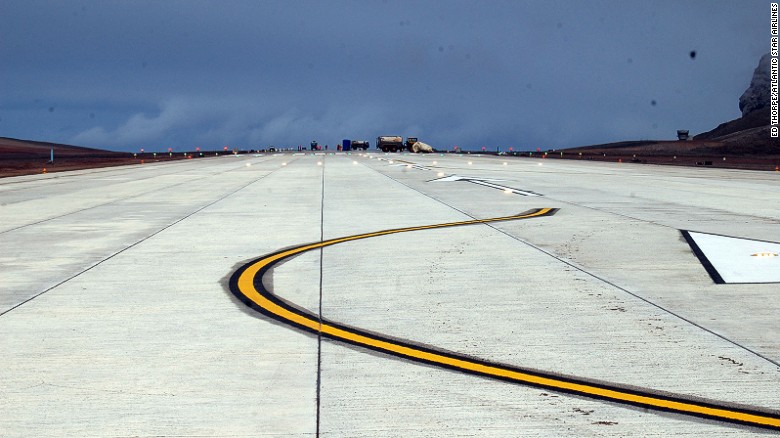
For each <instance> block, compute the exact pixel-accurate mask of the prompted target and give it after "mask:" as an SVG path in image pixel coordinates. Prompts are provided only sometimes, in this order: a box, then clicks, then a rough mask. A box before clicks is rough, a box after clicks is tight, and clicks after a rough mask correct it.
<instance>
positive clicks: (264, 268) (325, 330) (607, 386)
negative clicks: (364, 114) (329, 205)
mask: <svg viewBox="0 0 780 438" xmlns="http://www.w3.org/2000/svg"><path fill="white" fill-rule="evenodd" d="M556 211H557V209H553V208H540V209H535V210H529V211H527V212H525V213H521V214H518V215H514V216H505V217H497V218H491V219H474V220H467V221H459V222H450V223H444V224H436V225H426V226H417V227H408V228H396V229H391V230H384V231H377V232H373V233H365V234H358V235H354V236H347V237H341V238H336V239H330V240H325V241H321V242H317V243H310V244H305V245H300V246H296V247H293V248H290V249H285V250H280V251H278V252H275V253H271V254H268V255H265V256H263V257H260V258H258V259H256V260H253V261H251V262H249V263H247V264H245V265H244V266H242V267H241V268H239V269H238V270H237V271H236V272H235V273H234V274H233V275H232V276H231V278H230V290H231V292H232V293H233V294H234V295H235V296H236V297H237V298H238V299H239V300H240V301H241V302H243V303H244V304H246V305H247V306H249V307H250V308H252V309H254V310H256V311H258V312H260V313H262V314H264V315H266V316H268V317H271V318H273V319H275V320H278V321H281V322H282V323H284V324H286V325H289V326H292V327H294V328H296V329H300V330H303V331H307V332H310V333H314V334H316V335H317V336H321V337H327V338H329V339H334V340H337V341H342V342H346V343H349V344H352V345H356V346H360V347H364V348H368V349H371V350H374V351H379V352H382V353H386V354H389V355H392V356H396V357H401V358H404V359H409V360H412V361H416V362H421V363H425V364H429V365H434V366H438V367H441V368H447V369H452V370H456V371H460V372H464V373H469V374H475V375H478V376H483V377H489V378H493V379H499V380H504V381H508V382H513V383H519V384H524V385H529V386H534V387H539V388H544V389H548V390H553V391H558V392H563V393H570V394H575V395H580V396H586V397H590V398H594V399H601V400H606V401H610V402H616V403H621V404H627V405H634V406H640V407H643V408H648V409H654V410H659V411H669V412H674V413H678V414H685V415H692V416H697V417H703V418H707V419H711V420H718V421H726V422H733V423H739V424H746V425H750V426H755V427H762V428H768V429H776V430H780V414H778V413H772V412H768V411H761V410H759V408H744V407H736V406H732V405H730V404H728V403H724V402H717V401H704V400H694V399H693V398H692V397H686V396H682V395H665V394H660V393H659V392H658V391H653V390H650V389H628V388H623V387H620V386H617V385H616V384H613V383H602V382H592V381H589V380H586V379H582V378H577V377H569V376H560V375H557V374H554V373H549V372H543V371H537V370H531V369H526V368H520V367H514V366H510V365H503V364H497V363H491V362H487V361H483V360H480V359H475V358H472V357H470V356H467V355H462V354H457V353H452V352H447V351H441V350H436V349H433V348H430V347H423V346H420V345H417V344H414V343H412V342H408V341H401V340H397V339H393V338H390V337H386V336H383V335H379V334H374V333H370V332H367V331H365V330H361V329H358V328H353V327H349V326H346V325H343V324H340V323H337V322H333V321H329V320H326V319H324V318H322V317H321V315H317V314H314V313H312V312H309V311H307V310H303V309H300V308H298V307H296V306H294V305H292V304H290V303H287V302H285V301H284V300H282V299H281V298H279V297H278V296H277V295H275V294H274V293H273V292H272V291H270V290H268V288H266V287H265V286H264V284H263V276H264V275H265V274H266V273H267V272H269V271H270V270H271V269H273V267H274V266H275V265H276V264H278V263H280V262H283V261H285V260H287V259H289V258H290V257H293V256H296V255H299V254H302V253H304V252H307V251H312V250H316V249H322V248H325V247H328V246H332V245H337V244H340V243H344V242H350V241H355V240H359V239H367V238H370V237H379V236H385V235H389V234H396V233H405V232H411V231H422V230H433V229H438V228H446V227H455V226H463V225H474V224H488V223H492V222H501V221H511V220H518V219H531V218H538V217H542V216H549V215H552V214H554V213H555V212H556Z"/></svg>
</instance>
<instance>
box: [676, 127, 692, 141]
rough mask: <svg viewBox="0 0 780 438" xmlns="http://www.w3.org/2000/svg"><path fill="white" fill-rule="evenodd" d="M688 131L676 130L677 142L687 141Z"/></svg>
mask: <svg viewBox="0 0 780 438" xmlns="http://www.w3.org/2000/svg"><path fill="white" fill-rule="evenodd" d="M688 138H689V137H688V130H687V129H678V130H677V140H681V141H682V140H688Z"/></svg>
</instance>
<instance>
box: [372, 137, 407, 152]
mask: <svg viewBox="0 0 780 438" xmlns="http://www.w3.org/2000/svg"><path fill="white" fill-rule="evenodd" d="M376 148H377V149H379V150H381V151H382V152H400V151H402V150H405V149H406V145H404V139H403V137H401V136H400V135H382V136H379V137H377V138H376Z"/></svg>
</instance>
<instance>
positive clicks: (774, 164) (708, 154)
mask: <svg viewBox="0 0 780 438" xmlns="http://www.w3.org/2000/svg"><path fill="white" fill-rule="evenodd" d="M768 121H769V108H765V109H761V110H758V111H754V112H752V113H750V114H748V115H747V116H744V117H740V118H738V119H735V120H731V121H729V122H726V123H722V124H720V125H719V126H718V127H717V128H715V129H713V130H711V131H709V132H705V133H702V134H699V135H697V136H695V137H694V138H693V139H692V140H682V141H657V140H643V141H625V142H619V143H610V144H603V145H595V146H586V147H581V148H574V149H567V150H565V151H563V153H564V154H563V158H571V159H583V160H597V161H613V162H614V161H620V162H635V163H648V164H665V165H677V166H704V167H720V168H731V169H751V170H771V171H775V170H777V171H780V140H778V139H777V138H772V137H771V136H770V133H769V129H770V127H769V125H768ZM548 157H550V158H561V154H560V151H558V152H555V153H548Z"/></svg>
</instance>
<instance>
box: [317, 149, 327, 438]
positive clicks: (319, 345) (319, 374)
mask: <svg viewBox="0 0 780 438" xmlns="http://www.w3.org/2000/svg"><path fill="white" fill-rule="evenodd" d="M324 239H325V160H323V166H322V174H321V182H320V242H323V241H324ZM323 248H324V247H320V282H319V288H320V290H319V300H318V303H319V308H318V310H317V316H318V317H317V319H318V321H320V327H319V328H318V329H317V401H316V402H317V418H316V428H315V430H316V436H317V437H319V436H320V412H321V411H320V406H321V401H322V399H321V397H322V277H323V272H322V264H323V260H322V259H323V257H324V255H325V254H324V250H323Z"/></svg>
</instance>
